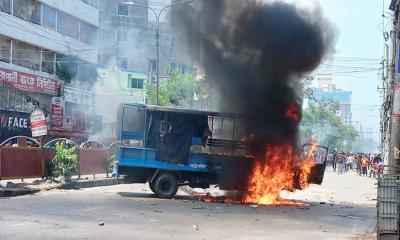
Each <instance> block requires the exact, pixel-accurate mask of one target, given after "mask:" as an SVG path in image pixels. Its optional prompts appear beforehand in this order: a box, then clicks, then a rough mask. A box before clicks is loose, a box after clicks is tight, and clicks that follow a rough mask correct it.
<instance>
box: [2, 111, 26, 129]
mask: <svg viewBox="0 0 400 240" xmlns="http://www.w3.org/2000/svg"><path fill="white" fill-rule="evenodd" d="M0 126H1V127H2V128H7V129H28V127H29V125H28V117H23V116H9V115H7V114H2V115H1V118H0Z"/></svg>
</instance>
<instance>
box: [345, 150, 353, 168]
mask: <svg viewBox="0 0 400 240" xmlns="http://www.w3.org/2000/svg"><path fill="white" fill-rule="evenodd" d="M353 162H354V158H353V154H351V153H350V154H349V156H348V157H347V158H346V172H347V171H349V170H353Z"/></svg>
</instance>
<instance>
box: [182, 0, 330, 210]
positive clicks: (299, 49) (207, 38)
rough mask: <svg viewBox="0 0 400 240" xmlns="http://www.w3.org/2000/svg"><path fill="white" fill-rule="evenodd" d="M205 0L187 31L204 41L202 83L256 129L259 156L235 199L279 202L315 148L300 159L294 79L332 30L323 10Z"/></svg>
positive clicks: (302, 176)
mask: <svg viewBox="0 0 400 240" xmlns="http://www.w3.org/2000/svg"><path fill="white" fill-rule="evenodd" d="M202 2H203V13H205V14H207V17H205V18H204V22H203V28H202V32H199V33H196V34H193V30H192V29H190V30H191V31H190V35H191V36H195V37H196V38H198V39H201V40H202V45H203V48H204V51H203V64H204V67H205V71H206V81H207V82H208V83H209V84H210V86H213V88H214V89H215V91H216V94H215V95H216V99H217V102H216V104H218V107H219V110H220V111H224V112H235V113H241V114H246V115H252V116H254V121H253V122H252V124H253V125H252V129H256V131H257V132H253V133H251V134H252V136H254V141H253V142H252V144H253V145H254V146H255V147H256V149H257V152H256V153H255V158H256V162H255V165H254V168H253V171H252V173H251V175H250V176H249V182H248V187H247V190H246V191H245V192H244V193H243V194H242V196H241V199H240V201H241V202H243V203H248V204H250V203H257V204H266V205H269V204H274V203H277V202H279V194H280V192H281V190H283V189H288V190H294V189H303V188H304V187H306V186H307V185H308V184H309V182H310V178H311V176H310V174H311V169H312V167H313V166H314V161H313V159H312V158H313V150H311V151H310V152H309V154H308V155H307V156H306V157H305V158H304V160H303V161H299V159H300V157H299V156H298V155H299V154H298V147H299V144H298V128H299V122H300V120H301V103H302V96H301V93H302V90H303V89H302V87H299V86H301V84H300V83H299V79H300V78H302V77H303V76H304V75H305V74H307V73H308V72H310V71H312V70H314V69H315V68H316V67H317V66H318V65H319V63H320V62H321V60H322V59H323V57H324V56H325V55H326V54H327V53H329V52H330V51H331V50H332V49H333V42H334V37H333V36H334V34H333V31H332V30H331V29H332V28H331V27H330V26H329V24H328V23H327V21H326V20H325V19H324V18H323V17H322V16H321V10H320V9H314V10H306V9H300V8H298V7H296V6H295V5H291V4H288V3H283V2H277V1H257V0H247V1H243V0H219V1H215V0H203V1H202ZM188 17H189V16H185V15H184V14H183V15H182V18H188ZM182 22H185V20H184V19H183V20H182ZM315 145H316V143H314V144H313V146H315Z"/></svg>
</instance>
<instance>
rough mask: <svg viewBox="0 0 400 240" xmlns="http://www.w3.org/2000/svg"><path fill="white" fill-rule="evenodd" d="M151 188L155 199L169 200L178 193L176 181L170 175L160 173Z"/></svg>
mask: <svg viewBox="0 0 400 240" xmlns="http://www.w3.org/2000/svg"><path fill="white" fill-rule="evenodd" d="M153 188H154V193H155V194H156V196H157V197H159V198H164V199H171V198H173V197H174V196H175V194H176V192H177V191H178V181H177V180H176V177H175V176H174V175H173V174H171V173H161V174H160V175H158V176H157V178H156V180H155V181H154V185H153Z"/></svg>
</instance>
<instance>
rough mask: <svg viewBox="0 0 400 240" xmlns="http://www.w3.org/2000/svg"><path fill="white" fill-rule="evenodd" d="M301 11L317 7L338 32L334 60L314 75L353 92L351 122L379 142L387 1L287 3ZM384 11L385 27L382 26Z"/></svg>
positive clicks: (304, 0) (328, 0)
mask: <svg viewBox="0 0 400 240" xmlns="http://www.w3.org/2000/svg"><path fill="white" fill-rule="evenodd" d="M287 1H288V2H296V4H299V5H301V6H302V7H315V6H319V7H320V8H321V9H322V11H323V15H324V16H325V17H326V18H327V19H328V20H329V21H330V22H331V23H332V24H333V25H334V27H335V28H336V29H337V42H336V48H335V53H334V57H333V59H331V60H328V61H325V62H324V63H322V64H321V66H320V67H319V68H318V69H317V70H316V72H314V73H313V75H317V74H332V79H333V83H334V84H336V85H337V88H340V89H343V90H348V91H352V93H353V94H352V113H353V117H352V120H353V121H360V122H361V123H362V126H363V128H364V131H365V132H371V131H372V132H373V137H374V139H375V140H377V141H378V140H379V121H380V120H379V119H380V117H379V105H380V104H381V102H382V100H381V98H380V93H379V92H378V86H380V85H381V75H380V68H381V60H382V56H383V48H384V40H383V31H388V30H389V28H390V23H391V21H390V17H391V11H390V10H389V4H390V0H296V1H294V0H287ZM383 9H384V12H385V16H386V18H385V23H383V17H382V13H383Z"/></svg>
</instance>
